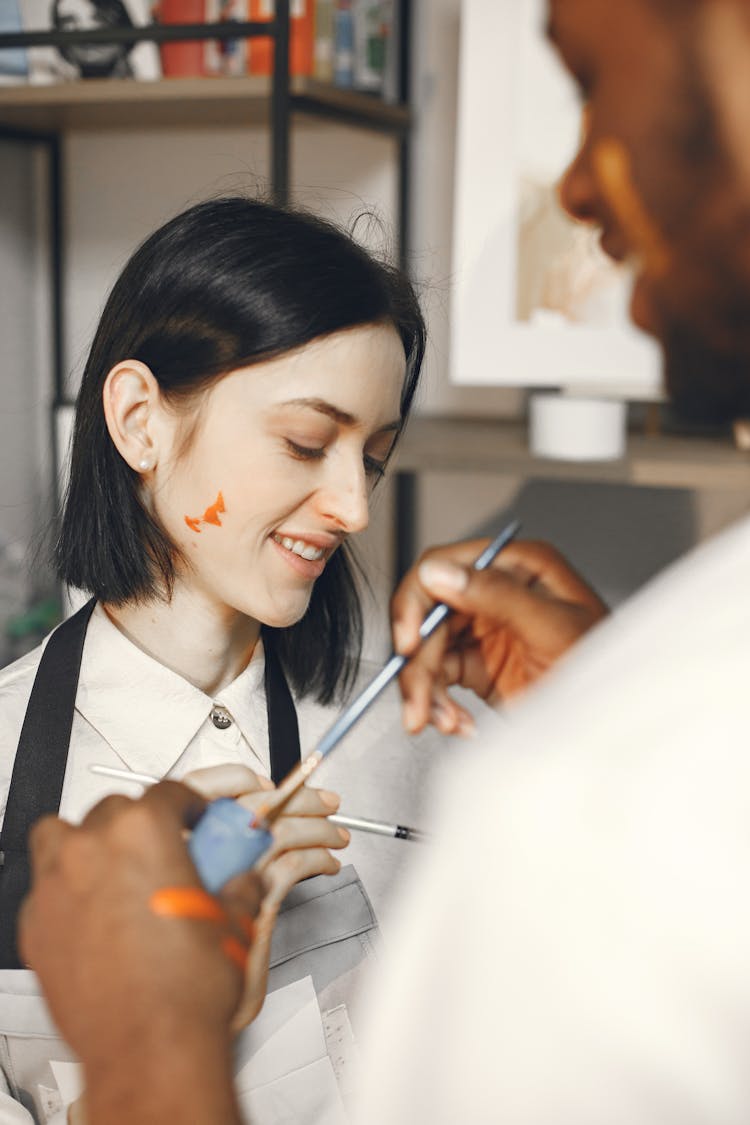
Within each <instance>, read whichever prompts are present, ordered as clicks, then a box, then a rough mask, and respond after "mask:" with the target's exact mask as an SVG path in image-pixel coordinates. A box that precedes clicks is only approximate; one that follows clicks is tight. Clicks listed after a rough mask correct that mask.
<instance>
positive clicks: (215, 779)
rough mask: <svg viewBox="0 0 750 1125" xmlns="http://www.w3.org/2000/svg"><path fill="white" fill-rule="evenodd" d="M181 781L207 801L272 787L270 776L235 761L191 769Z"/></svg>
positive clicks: (261, 790)
mask: <svg viewBox="0 0 750 1125" xmlns="http://www.w3.org/2000/svg"><path fill="white" fill-rule="evenodd" d="M182 781H183V784H185V785H189V786H190V788H191V789H195V791H196V792H197V793H200V794H201V796H202V797H205V798H206V800H207V801H215V800H216V799H217V798H218V797H239V796H240V794H241V793H256V792H263V791H267V790H269V789H273V787H274V786H273V782H272V781H271V779H270V778H268V777H263V775H262V774H258V773H255V772H254V771H253V770H251V769H248V767H247V766H241V765H239V764H238V763H236V762H232V763H225V764H224V765H220V766H208V767H206V768H205V769H200V770H191V771H190V773H188V774H185V776H184V777H183V779H182Z"/></svg>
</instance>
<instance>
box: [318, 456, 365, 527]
mask: <svg viewBox="0 0 750 1125" xmlns="http://www.w3.org/2000/svg"><path fill="white" fill-rule="evenodd" d="M318 505H319V508H320V512H321V515H323V516H325V518H326V519H328V520H331V521H332V522H333V523H335V524H336V526H337V527H340V528H341V529H342V531H345V532H346V533H347V534H349V535H354V534H356V532H358V531H364V530H365V528H366V527H367V526H368V524H369V522H370V498H369V489H368V485H367V477H366V475H365V469H364V465H363V464H362V461H361V460H360V461H359V464H358V466H357V467H356V469H355V468H354V467H352V468H345V467H344V465H343V464H341V465H338V466H336V467H335V468H332V473H331V479H330V480H329V481H328V482H327V484H326V486H325V487H324V488H322V489H321V490H320V492H319V494H318Z"/></svg>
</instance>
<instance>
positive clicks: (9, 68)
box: [0, 0, 29, 86]
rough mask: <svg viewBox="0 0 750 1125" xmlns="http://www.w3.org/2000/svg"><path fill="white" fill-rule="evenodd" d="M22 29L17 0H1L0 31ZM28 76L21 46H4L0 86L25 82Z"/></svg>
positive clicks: (25, 58)
mask: <svg viewBox="0 0 750 1125" xmlns="http://www.w3.org/2000/svg"><path fill="white" fill-rule="evenodd" d="M2 31H5V32H15V31H23V25H22V24H21V9H20V7H19V5H18V0H1V2H0V32H2ZM28 77H29V60H28V57H27V54H26V50H25V49H24V48H23V47H6V48H5V49H4V50H2V51H0V86H7V85H12V84H13V83H15V82H26V81H27V80H28Z"/></svg>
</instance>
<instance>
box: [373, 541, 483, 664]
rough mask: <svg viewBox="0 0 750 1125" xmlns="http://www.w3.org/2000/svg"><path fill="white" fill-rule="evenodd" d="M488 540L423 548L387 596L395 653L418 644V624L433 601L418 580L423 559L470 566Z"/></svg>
mask: <svg viewBox="0 0 750 1125" xmlns="http://www.w3.org/2000/svg"><path fill="white" fill-rule="evenodd" d="M488 542H489V540H488V539H468V540H466V541H465V542H463V543H451V544H449V545H448V546H445V547H432V548H430V550H429V551H425V553H424V554H423V555H422V557H421V559H420V560H419V563H418V564H417V565H416V566H414V567H412V569H411V570H410V571H409V572H408V574H406V575H405V577H404V578H403V580H402V581H401V583H400V585H399V587H398V589H397V590H396V592H395V593H394V595H393V597H392V598H391V624H392V628H393V646H394V648H395V650H396V652H401V653H404V654H405V655H408V654H409V653H411V652H413V651H414V649H415V648H417V646H418V644H419V627H420V625H421V624H422V622H423V621H424V619H425V617H426V616H427V614H428V613H429V612H430V610H431V609H432V607H433V605H434V604H435V598H434V597H432V596H431V595H430V593H429V592H428V591H427V590H425V588H424V586H423V585H422V583H421V582H420V580H419V574H418V570H419V566H420V565H421V563H422V562H424V561H425V560H426V559H433V558H434V559H444V558H445V559H452V560H454V561H455V562H456V563H458V564H459V565H466V566H471V564H472V562H473V561H474V559H476V558H477V556H478V555H479V554H480V553H481V551H482V550H483V549H484V548H485V547H486V546H487V544H488Z"/></svg>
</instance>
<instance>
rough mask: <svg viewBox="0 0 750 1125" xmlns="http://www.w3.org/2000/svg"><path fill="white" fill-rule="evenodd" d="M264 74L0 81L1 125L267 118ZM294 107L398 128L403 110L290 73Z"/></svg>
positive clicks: (131, 125)
mask: <svg viewBox="0 0 750 1125" xmlns="http://www.w3.org/2000/svg"><path fill="white" fill-rule="evenodd" d="M270 94H271V82H270V79H269V78H263V77H243V78H165V79H162V80H160V81H158V82H137V81H135V80H133V79H129V80H126V79H88V80H85V81H79V82H66V83H61V84H57V85H49V86H34V85H27V84H24V85H17V86H0V126H9V127H11V128H15V129H23V130H38V131H60V130H64V129H101V128H107V129H149V128H163V127H165V126H166V127H173V128H177V127H182V128H184V127H186V126H194V127H204V126H212V127H214V128H215V127H217V126H222V125H225V126H237V125H252V124H265V123H267V122H268V119H269V110H270ZM291 105H292V111H293V112H294V111H299V112H300V114H316V115H318V116H322V117H327V118H331V119H336V120H340V121H342V122H345V123H346V122H349V123H352V124H354V123H356V124H359V125H361V126H364V127H365V128H369V129H374V130H376V131H378V132H384V133H392V134H397V135H401V134H403V133H405V132H406V130H407V129H408V127H409V122H410V116H409V111H408V109H406V108H405V107H403V106H396V105H389V104H387V103H385V102H382V101H380V100H379V99H378V98H373V97H370V96H369V95H367V94H360V93H357V92H354V91H348V90H340V89H337V88H336V87H331V86H326V85H324V84H322V83H319V82H313V81H312V80H310V79H306V78H297V79H293V80H292V90H291Z"/></svg>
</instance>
